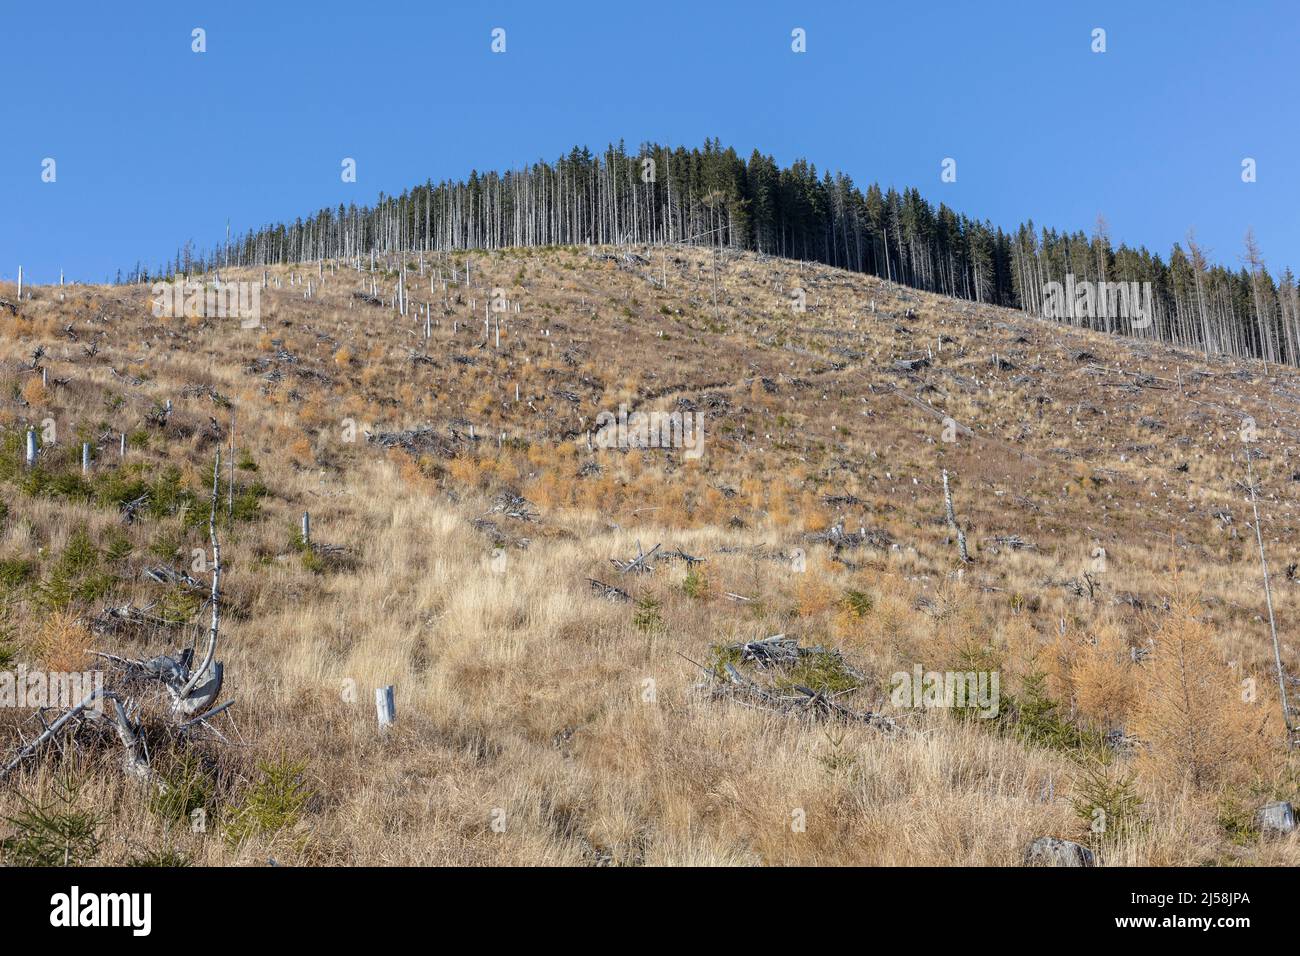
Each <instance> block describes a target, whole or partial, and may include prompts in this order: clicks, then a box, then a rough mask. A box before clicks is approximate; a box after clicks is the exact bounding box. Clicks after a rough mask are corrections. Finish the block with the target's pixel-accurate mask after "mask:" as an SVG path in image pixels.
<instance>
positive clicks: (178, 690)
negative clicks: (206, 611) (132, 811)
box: [0, 450, 233, 790]
mask: <svg viewBox="0 0 1300 956" xmlns="http://www.w3.org/2000/svg"><path fill="white" fill-rule="evenodd" d="M220 476H221V452H220V450H218V452H217V454H216V461H215V464H214V465H213V468H212V501H211V509H210V511H209V515H208V536H209V539H210V541H211V544H212V591H211V596H210V598H209V600H208V606H209V607H210V608H211V610H212V619H211V625H210V626H209V628H208V638H207V643H206V647H205V649H204V652H203V656H202V658H201V659H199V662H198V663H197V664H195V651H196V648H195V647H193V646H191V647H186V648H182V649H181V650H180V651H178V652H177V653H176V654H175V655H171V656H168V655H160V656H158V657H154V658H151V659H150V660H147V661H145V660H131V659H128V658H123V657H117V656H116V655H112V654H104V653H96V656H97V657H99V658H101V659H103V660H105V661H108V662H109V663H111V664H112V665H114V666H115V667H116V668H117V669H118V673H117V674H116V675H115V681H114V683H113V685H112V686H110V687H104V686H102V685H100V686H96V687H95V689H93V690H92V691H90V693H89V694H87V695H86V697H85V698H84V699H82V701H81V702H80V703H79V704H77V705H76V706H75V707H72V708H71V709H69V710H67V711H65V712H64V713H63V714H61V715H60V716H59V717H58V718H56V719H55V720H54V721H53V722H52V723H47V722H46V721H45V717H44V715H43V714H38V715H37V719H38V720H39V721H40V724H41V726H42V727H43V728H44V729H43V732H42V733H40V734H39V735H38V736H37V737H35V738H34V739H33V740H31V741H27V742H25V743H24V744H23V745H22V746H21V747H20V748H19V749H18V751H17V752H16V753H15V754H14V756H13V757H12V758H11V759H10V760H9V761H8V762H7V763H6V764H4V765H3V766H0V780H4V779H5V778H7V777H8V776H9V775H10V774H12V773H13V772H14V771H15V770H16V769H18V768H19V767H21V766H22V765H23V764H24V763H25V762H27V761H28V760H30V759H31V758H33V757H36V756H38V755H39V754H41V753H42V752H43V751H44V750H45V749H46V748H47V745H49V744H51V743H54V744H57V745H58V747H59V748H60V749H63V748H66V747H67V746H74V747H75V746H76V745H77V735H78V732H79V731H80V730H81V729H82V728H84V727H86V725H87V724H88V723H89V722H91V721H97V720H101V719H105V718H107V719H108V720H110V721H112V724H113V727H114V729H115V731H116V733H117V737H118V740H119V742H120V743H121V746H122V766H123V769H124V771H125V772H126V773H127V774H128V775H130V776H133V777H136V778H138V779H141V780H145V781H147V782H149V783H150V784H151V785H153V786H154V787H155V788H156V789H158V790H163V789H164V788H165V784H164V783H163V782H162V781H161V780H160V779H159V778H158V776H157V775H156V774H155V773H154V771H153V770H152V768H151V767H150V765H149V756H148V749H147V747H146V745H145V738H144V735H143V733H142V730H143V727H144V723H143V721H142V720H140V719H138V718H137V716H136V715H137V714H139V713H140V712H141V710H142V705H143V703H144V693H147V689H148V688H149V687H150V686H152V687H154V688H156V687H157V686H158V685H159V684H161V686H162V688H163V690H165V692H166V697H167V698H169V699H170V706H169V707H168V708H167V710H168V723H167V726H168V728H169V731H170V732H171V733H172V734H174V735H175V736H176V737H178V738H179V737H183V736H185V735H187V734H188V733H190V732H192V731H194V730H195V729H204V730H207V731H209V732H211V733H213V734H214V735H216V736H217V737H219V738H221V739H224V738H223V737H222V736H221V733H220V731H218V730H217V729H216V728H215V727H213V726H212V725H211V724H210V723H209V722H210V721H211V720H212V718H214V717H216V716H217V715H218V714H220V713H222V712H223V711H225V710H226V709H227V708H228V707H229V706H230V705H231V703H233V702H227V703H225V704H222V705H221V706H218V707H214V706H213V705H214V704H215V703H216V701H217V698H218V697H219V696H220V695H221V688H222V684H223V680H224V676H225V670H224V666H223V665H222V662H221V661H219V660H217V659H216V654H217V645H218V641H219V637H220V626H221V545H220V542H219V541H218V539H217V499H218V492H219V489H220ZM156 570H157V571H158V572H159V573H158V575H157V577H154V580H164V581H172V582H179V581H182V580H184V579H185V578H187V577H188V576H187V575H183V573H181V572H171V571H170V569H156ZM163 572H170V573H163ZM147 573H148V572H147ZM151 576H152V575H151ZM147 611H148V609H147V608H146V609H136V608H132V607H131V606H130V605H126V606H125V607H123V608H109V609H106V611H105V615H106V621H105V626H106V627H109V628H110V629H111V628H113V627H116V626H119V625H121V624H125V623H129V622H136V621H139V620H149V619H151V616H150V615H148V614H147ZM104 617H105V616H104V615H101V618H104ZM97 620H98V619H97ZM92 626H93V625H92ZM99 633H103V631H100V632H99ZM105 704H107V705H110V706H107V707H105V706H104V705H105ZM69 728H71V733H65V731H67V730H68V729H69Z"/></svg>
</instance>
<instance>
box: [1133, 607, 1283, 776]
mask: <svg viewBox="0 0 1300 956" xmlns="http://www.w3.org/2000/svg"><path fill="white" fill-rule="evenodd" d="M1139 691H1140V698H1139V706H1138V709H1137V715H1136V716H1137V719H1136V721H1135V724H1134V730H1135V731H1136V733H1137V736H1138V739H1139V740H1141V741H1142V743H1143V747H1142V751H1141V754H1140V755H1139V758H1138V766H1139V769H1140V771H1141V772H1142V774H1143V776H1144V777H1145V778H1146V779H1148V780H1150V781H1151V782H1152V783H1161V784H1165V785H1167V786H1170V787H1175V788H1177V787H1181V786H1191V787H1194V788H1198V789H1209V788H1215V787H1220V786H1223V785H1227V784H1240V783H1241V782H1242V781H1245V780H1250V779H1254V778H1255V777H1257V776H1258V775H1260V774H1261V773H1266V772H1267V770H1268V768H1269V766H1270V764H1271V762H1272V760H1273V758H1274V752H1273V745H1274V744H1276V735H1275V734H1273V733H1271V732H1270V728H1269V723H1270V714H1269V712H1268V711H1266V710H1265V708H1264V704H1263V703H1262V702H1261V703H1247V702H1246V701H1244V700H1243V695H1242V693H1241V690H1240V688H1239V687H1238V684H1237V680H1236V678H1235V677H1234V675H1233V673H1232V671H1231V670H1230V669H1229V668H1228V666H1227V664H1225V663H1224V661H1223V660H1222V659H1221V658H1220V657H1219V654H1218V652H1217V651H1216V650H1215V647H1214V641H1213V635H1212V634H1211V631H1210V628H1209V626H1208V625H1206V624H1205V623H1204V622H1203V621H1202V620H1200V608H1199V607H1197V606H1196V605H1184V604H1177V605H1175V606H1174V607H1173V608H1172V609H1171V610H1170V613H1169V614H1168V616H1166V618H1165V619H1164V621H1163V622H1162V623H1161V625H1160V627H1159V629H1158V630H1157V631H1156V634H1155V646H1154V649H1153V651H1152V654H1151V656H1150V658H1149V659H1148V660H1146V661H1145V662H1144V663H1143V665H1142V678H1141V681H1140V684H1139Z"/></svg>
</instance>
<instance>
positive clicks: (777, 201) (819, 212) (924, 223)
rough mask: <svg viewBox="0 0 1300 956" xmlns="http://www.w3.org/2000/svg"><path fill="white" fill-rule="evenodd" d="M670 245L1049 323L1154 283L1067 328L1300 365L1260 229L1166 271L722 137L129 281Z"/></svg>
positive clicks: (526, 173) (293, 235)
mask: <svg viewBox="0 0 1300 956" xmlns="http://www.w3.org/2000/svg"><path fill="white" fill-rule="evenodd" d="M648 160H649V161H652V162H647V161H648ZM665 242H666V243H687V244H695V245H715V246H718V247H721V248H733V249H749V250H754V251H757V252H759V253H763V254H769V255H775V256H782V257H788V258H794V259H807V260H815V261H818V262H823V263H827V264H829V265H833V266H838V267H842V268H846V269H853V270H856V271H859V272H866V273H870V274H872V275H876V276H880V277H882V278H885V279H888V280H890V281H894V282H898V283H902V284H904V285H908V286H913V287H916V288H919V289H925V290H929V291H934V292H939V293H942V294H945V295H951V296H956V297H959V298H965V299H971V300H975V301H977V302H987V303H992V304H995V305H1002V306H1009V307H1015V308H1023V309H1026V310H1027V311H1030V312H1033V313H1035V314H1039V315H1041V314H1043V311H1044V310H1043V305H1044V300H1045V295H1046V292H1045V289H1046V287H1047V286H1048V283H1051V282H1064V281H1065V277H1066V276H1067V274H1068V275H1072V276H1073V277H1074V280H1075V281H1076V282H1082V281H1085V280H1086V281H1090V282H1094V283H1097V282H1108V283H1113V282H1125V283H1132V282H1149V283H1150V284H1151V291H1152V306H1153V313H1154V314H1153V315H1152V316H1151V317H1150V324H1147V323H1146V322H1139V323H1138V327H1137V328H1135V327H1134V326H1133V320H1132V319H1131V318H1130V317H1126V316H1116V315H1114V314H1111V315H1109V316H1100V315H1097V314H1096V311H1100V310H1094V314H1092V315H1079V314H1078V313H1077V311H1076V310H1070V311H1071V313H1073V314H1071V315H1070V317H1069V318H1068V319H1066V321H1070V322H1072V323H1073V324H1076V325H1087V326H1090V327H1094V328H1098V329H1101V330H1104V331H1109V332H1117V333H1122V334H1134V335H1140V336H1149V337H1155V338H1157V339H1159V340H1161V341H1165V342H1169V343H1172V344H1175V345H1178V346H1181V347H1186V348H1193V349H1196V350H1198V351H1203V352H1205V353H1206V354H1207V355H1218V354H1226V355H1231V356H1236V357H1253V358H1262V359H1266V360H1268V361H1271V362H1280V363H1287V364H1291V365H1298V364H1300V294H1298V293H1297V286H1296V280H1295V277H1294V276H1293V275H1292V273H1291V271H1290V270H1289V269H1287V270H1286V271H1284V272H1283V273H1282V274H1281V276H1280V277H1279V278H1276V279H1275V278H1274V277H1273V276H1272V275H1271V274H1270V273H1269V271H1268V269H1267V268H1266V267H1265V265H1264V261H1263V258H1262V255H1261V252H1260V250H1259V248H1258V247H1257V245H1256V243H1255V241H1254V238H1253V235H1251V234H1250V233H1247V234H1246V236H1245V238H1244V243H1243V248H1242V251H1241V254H1240V256H1239V257H1238V261H1239V265H1238V266H1237V267H1236V268H1232V267H1229V266H1228V265H1225V264H1223V263H1213V262H1210V261H1208V257H1207V254H1206V253H1205V252H1204V250H1202V249H1201V248H1200V247H1199V246H1198V245H1197V243H1196V242H1195V239H1194V237H1192V236H1191V235H1189V236H1188V237H1187V239H1186V240H1185V245H1184V244H1180V243H1175V244H1174V245H1173V247H1172V248H1171V250H1170V252H1169V255H1168V258H1167V259H1162V258H1161V256H1160V255H1159V254H1158V253H1153V252H1151V251H1150V250H1148V249H1146V248H1136V249H1134V248H1132V247H1130V246H1127V245H1124V244H1120V245H1119V246H1118V247H1116V246H1114V245H1112V243H1111V240H1110V237H1109V235H1108V231H1107V227H1106V224H1105V221H1104V219H1102V218H1100V217H1099V218H1098V221H1097V224H1096V227H1095V228H1094V229H1093V231H1092V234H1091V235H1088V234H1086V233H1085V232H1083V231H1076V232H1073V233H1071V232H1061V231H1058V230H1056V229H1052V228H1048V227H1039V226H1037V225H1036V224H1035V223H1034V222H1033V221H1032V220H1031V221H1029V222H1025V223H1022V224H1020V225H1019V226H1017V227H1016V228H1015V229H1014V230H1013V231H1010V232H1008V231H1005V230H1004V229H1002V228H1000V227H998V226H994V225H993V224H991V223H989V222H987V221H985V222H980V221H977V220H973V219H970V218H968V217H967V216H965V215H963V214H961V213H959V212H957V211H955V210H953V209H950V208H948V206H946V205H945V204H943V203H940V204H939V205H938V207H937V208H936V207H935V206H933V205H931V204H930V203H929V202H927V201H926V200H925V199H924V198H922V196H921V194H920V192H919V191H918V190H917V189H915V188H911V189H905V190H904V191H902V192H901V193H900V192H898V191H897V190H895V189H893V188H890V189H887V190H882V189H881V188H880V186H878V185H876V184H874V183H873V184H871V185H870V186H868V187H867V188H866V189H865V190H863V189H861V188H859V187H858V186H857V185H856V184H855V183H854V182H853V180H852V179H851V178H850V177H848V176H846V175H844V174H843V173H835V174H832V173H830V172H822V173H819V172H818V170H817V168H816V167H815V166H814V165H811V164H809V163H808V162H806V161H804V160H799V161H797V162H795V163H793V164H791V165H790V166H788V167H786V168H781V167H780V166H778V165H777V163H776V162H775V161H774V160H773V159H772V158H771V157H769V156H763V155H762V154H761V153H759V152H758V151H757V150H755V151H754V152H753V153H752V154H751V155H750V157H749V159H748V161H746V160H744V159H742V158H741V157H740V156H739V155H738V154H737V153H736V151H735V150H734V149H731V148H725V149H724V148H723V147H722V145H721V144H720V143H719V142H718V141H717V140H712V141H709V140H706V141H705V144H704V146H703V148H702V149H701V148H697V149H691V150H687V149H685V148H684V147H680V146H679V147H676V148H671V147H667V146H659V145H653V144H646V145H644V146H642V147H641V148H640V149H639V150H637V151H635V152H629V151H628V150H627V148H626V147H625V146H624V145H623V144H622V143H620V144H619V145H618V146H617V147H614V146H611V147H609V148H607V149H606V150H605V151H604V153H601V154H594V153H592V152H590V151H589V150H587V149H585V148H584V149H577V148H575V149H573V150H572V151H571V152H570V153H569V154H568V155H567V156H562V157H561V158H559V159H558V160H556V161H555V162H553V163H541V162H539V163H537V164H535V165H533V166H532V167H530V168H528V169H524V170H513V171H509V172H505V173H495V172H491V173H478V172H471V173H470V175H469V178H468V179H467V180H465V181H460V182H441V183H437V184H434V183H433V182H426V183H425V184H424V185H422V186H417V187H415V188H413V189H411V190H408V191H406V192H404V193H402V195H400V196H386V195H383V194H382V193H381V194H380V196H379V199H378V202H376V203H375V205H373V206H356V205H348V206H346V207H344V206H342V205H340V206H339V207H338V208H336V209H322V210H320V211H319V212H318V213H316V214H315V215H314V216H312V217H311V218H309V219H298V220H296V221H294V222H293V223H291V224H284V223H280V224H275V225H270V226H266V227H263V228H261V229H257V230H252V231H249V232H248V233H247V234H245V235H244V236H242V237H238V238H232V239H229V240H228V241H227V242H226V243H224V244H220V245H218V246H216V247H214V248H211V249H207V250H196V249H194V248H193V247H192V246H191V245H189V244H187V245H186V246H185V248H183V249H182V250H180V251H178V253H177V255H176V258H175V260H174V261H173V262H171V263H167V264H165V265H163V266H161V267H158V268H156V269H154V270H152V271H151V270H149V269H147V268H146V267H144V266H143V265H139V264H138V265H137V266H136V267H135V269H134V270H133V271H132V272H131V274H130V275H129V276H127V280H128V281H148V280H149V279H150V278H151V277H152V278H158V277H161V276H172V275H174V274H178V273H185V274H188V273H192V272H195V271H206V270H210V269H213V268H220V267H222V266H265V265H271V264H280V263H286V262H297V261H307V260H315V259H319V258H322V257H324V258H353V257H359V256H369V255H370V254H371V253H376V254H389V253H398V252H412V253H414V252H417V251H422V252H437V251H447V250H455V249H494V248H500V247H505V246H556V245H579V244H600V245H621V244H631V243H634V244H645V243H665ZM1112 311H1113V310H1112Z"/></svg>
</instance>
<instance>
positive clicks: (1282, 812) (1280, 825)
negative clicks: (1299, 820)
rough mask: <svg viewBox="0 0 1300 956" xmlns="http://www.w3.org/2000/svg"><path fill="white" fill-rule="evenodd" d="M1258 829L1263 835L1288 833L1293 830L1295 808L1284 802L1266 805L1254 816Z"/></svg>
mask: <svg viewBox="0 0 1300 956" xmlns="http://www.w3.org/2000/svg"><path fill="white" fill-rule="evenodd" d="M1256 819H1257V820H1259V829H1260V830H1261V831H1262V832H1263V833H1264V834H1265V835H1268V834H1273V833H1290V832H1291V831H1292V830H1294V829H1295V807H1293V806H1291V804H1289V803H1287V802H1286V801H1285V800H1279V801H1277V802H1276V803H1270V804H1266V805H1265V806H1263V807H1260V809H1259V813H1257V814H1256Z"/></svg>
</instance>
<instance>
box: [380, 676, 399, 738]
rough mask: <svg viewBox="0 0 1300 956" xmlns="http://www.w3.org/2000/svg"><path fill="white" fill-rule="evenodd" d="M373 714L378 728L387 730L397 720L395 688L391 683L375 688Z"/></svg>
mask: <svg viewBox="0 0 1300 956" xmlns="http://www.w3.org/2000/svg"><path fill="white" fill-rule="evenodd" d="M375 714H376V716H377V717H378V718H379V729H380V730H387V729H388V728H389V727H391V726H392V725H393V723H394V722H395V721H396V720H397V702H396V688H394V687H393V685H392V684H389V685H388V686H387V687H376V688H375Z"/></svg>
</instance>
